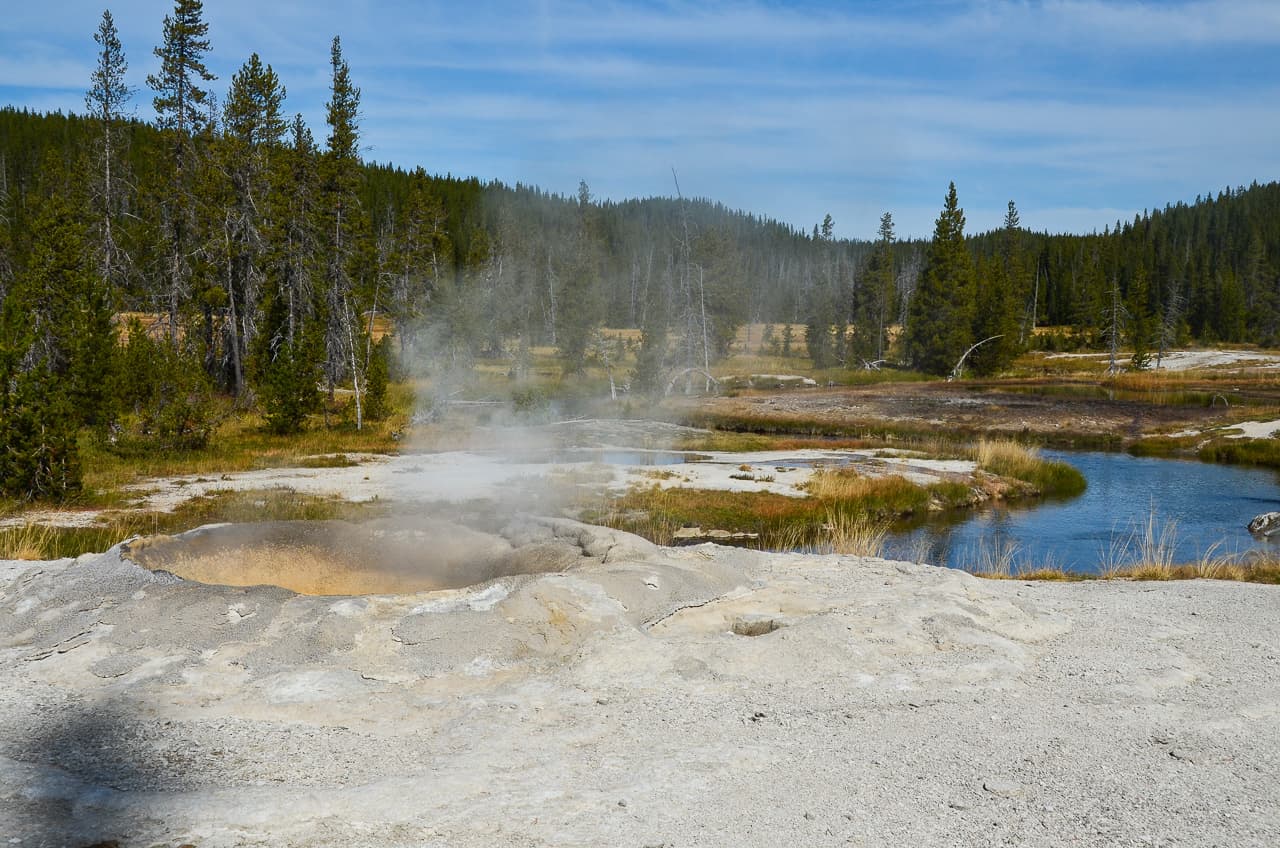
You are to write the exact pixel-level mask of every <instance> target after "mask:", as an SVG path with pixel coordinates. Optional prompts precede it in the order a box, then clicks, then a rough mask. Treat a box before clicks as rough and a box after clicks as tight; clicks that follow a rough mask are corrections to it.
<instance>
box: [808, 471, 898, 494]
mask: <svg viewBox="0 0 1280 848" xmlns="http://www.w3.org/2000/svg"><path fill="white" fill-rule="evenodd" d="M804 488H805V491H807V492H808V493H809V494H810V495H812V496H813V497H815V498H818V499H819V500H824V501H862V500H866V499H868V498H876V499H885V500H889V499H892V497H893V496H895V495H898V494H900V493H901V492H903V491H907V490H914V489H919V488H920V487H919V486H916V485H915V484H914V483H912V482H911V481H909V480H907V479H906V478H905V477H900V476H898V475H891V476H886V477H869V476H867V475H865V474H858V473H857V472H855V471H853V470H851V469H848V468H822V469H818V470H816V471H814V473H813V475H812V476H811V477H810V478H809V480H808V482H806V483H805V484H804Z"/></svg>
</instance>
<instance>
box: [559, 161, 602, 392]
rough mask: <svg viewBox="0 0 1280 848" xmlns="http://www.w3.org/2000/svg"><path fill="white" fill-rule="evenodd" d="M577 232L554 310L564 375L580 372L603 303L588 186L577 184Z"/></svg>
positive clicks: (583, 183)
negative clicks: (558, 299) (555, 309)
mask: <svg viewBox="0 0 1280 848" xmlns="http://www.w3.org/2000/svg"><path fill="white" fill-rule="evenodd" d="M577 212H578V222H577V232H576V235H575V236H574V239H573V242H572V247H571V250H572V253H571V255H570V257H569V259H568V264H567V267H566V269H565V270H566V273H565V275H564V285H563V288H562V290H561V294H560V308H559V310H558V313H559V318H560V321H559V323H560V326H559V328H558V330H557V332H556V338H557V340H558V342H559V348H560V358H561V360H562V361H563V363H564V371H565V373H566V374H580V373H582V371H583V369H584V368H585V367H586V364H587V347H588V344H589V343H590V341H591V338H592V336H593V335H594V334H595V332H596V330H597V329H598V328H599V326H600V322H601V320H602V319H603V317H604V315H603V313H604V304H603V302H602V300H601V297H600V285H599V282H600V279H599V278H600V270H599V245H598V242H597V235H596V226H595V223H596V222H595V211H594V209H593V208H592V203H591V189H590V188H589V187H588V186H587V183H586V181H585V180H583V181H580V182H579V183H578V209H577Z"/></svg>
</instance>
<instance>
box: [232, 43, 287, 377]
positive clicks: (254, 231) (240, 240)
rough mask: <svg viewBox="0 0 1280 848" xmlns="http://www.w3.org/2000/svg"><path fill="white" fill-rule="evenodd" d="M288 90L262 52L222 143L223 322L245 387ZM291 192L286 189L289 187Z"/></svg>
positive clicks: (235, 85) (244, 75) (241, 79)
mask: <svg viewBox="0 0 1280 848" xmlns="http://www.w3.org/2000/svg"><path fill="white" fill-rule="evenodd" d="M284 97H285V91H284V87H283V86H281V85H280V81H279V79H278V78H277V77H276V74H275V72H274V71H273V70H272V69H271V66H270V65H265V66H264V65H263V64H262V62H261V60H260V59H259V58H258V54H256V53H255V54H253V55H252V56H250V57H249V61H247V62H246V63H245V64H244V66H243V67H242V68H241V69H240V71H239V72H237V73H236V74H235V76H233V77H232V79H231V89H230V91H229V93H228V96H227V105H226V112H225V118H224V132H223V134H222V137H221V139H220V142H219V145H218V150H219V154H220V155H219V171H220V175H221V176H222V178H223V181H224V186H225V190H226V194H227V201H226V203H225V204H224V205H223V209H222V215H221V219H222V239H221V240H220V241H221V251H220V252H221V257H220V258H221V265H222V267H223V273H222V275H221V277H222V281H223V287H224V290H225V293H226V301H227V312H228V314H227V316H226V320H225V321H224V322H223V328H224V332H225V334H226V336H227V338H226V349H227V351H228V353H229V357H228V359H229V365H230V370H231V385H232V388H233V390H234V391H235V393H236V395H237V396H238V395H240V394H242V393H243V392H244V389H245V381H244V380H245V362H246V360H247V358H248V350H249V348H250V347H251V346H252V344H253V339H254V337H255V335H256V333H257V308H258V304H259V300H260V298H261V296H262V295H261V291H262V287H263V279H264V276H265V273H266V262H267V257H268V254H269V249H270V247H269V241H270V239H271V238H273V237H279V236H280V235H281V234H280V232H279V228H278V227H273V226H272V225H273V222H272V221H271V219H270V217H269V215H270V212H271V211H272V205H273V204H272V203H271V202H270V200H271V198H270V197H269V193H270V191H271V189H272V182H271V177H272V169H273V164H274V162H275V160H276V159H278V158H280V156H281V144H282V141H283V138H284V133H285V127H286V124H285V121H284V117H283V116H282V114H281V106H282V103H283V101H284ZM284 188H285V190H288V189H287V187H284Z"/></svg>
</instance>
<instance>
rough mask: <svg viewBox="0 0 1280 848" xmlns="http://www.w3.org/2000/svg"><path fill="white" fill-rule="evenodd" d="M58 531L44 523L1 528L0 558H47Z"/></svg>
mask: <svg viewBox="0 0 1280 848" xmlns="http://www.w3.org/2000/svg"><path fill="white" fill-rule="evenodd" d="M56 533H57V531H55V530H54V528H52V527H49V526H47V525H44V524H31V523H27V524H22V525H20V526H17V527H10V528H7V529H5V530H0V559H22V560H37V559H45V558H46V552H47V551H49V550H50V549H51V548H52V547H53V541H54V536H55V535H56Z"/></svg>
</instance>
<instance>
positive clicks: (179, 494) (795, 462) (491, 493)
mask: <svg viewBox="0 0 1280 848" xmlns="http://www.w3.org/2000/svg"><path fill="white" fill-rule="evenodd" d="M610 451H618V452H623V453H625V454H626V455H627V457H632V458H634V459H636V460H637V461H636V462H634V463H632V464H627V463H610V464H602V463H600V462H598V461H592V460H591V458H590V457H591V456H593V455H599V454H601V453H608V452H610ZM670 453H671V452H670V451H665V450H653V449H648V450H646V449H635V448H625V447H624V448H608V447H604V448H594V449H591V450H583V451H578V452H577V454H578V455H580V456H581V457H582V458H581V459H576V460H575V459H570V460H556V459H554V458H549V459H537V458H534V457H535V456H536V452H530V453H527V454H526V453H523V452H522V453H515V454H512V453H505V452H500V451H485V452H476V451H441V452H435V453H405V454H400V455H396V456H386V455H381V454H346V455H345V456H347V458H348V459H350V460H351V461H352V462H354V463H356V464H353V465H349V466H346V467H338V468H297V467H288V468H265V469H259V470H253V471H237V472H231V473H228V474H219V475H217V476H201V475H198V474H192V475H183V476H177V477H159V478H153V479H149V480H144V481H142V482H140V483H136V484H133V485H132V486H130V487H129V488H130V489H131V490H132V491H133V492H134V493H136V495H137V498H138V507H137V508H139V509H144V510H161V511H172V510H174V509H176V508H177V507H178V506H179V505H180V504H182V503H183V502H185V501H187V500H190V499H192V498H195V497H200V496H203V495H209V494H214V493H217V492H228V491H237V492H242V491H255V490H263V489H289V490H292V491H295V492H300V493H302V494H307V495H318V496H327V497H338V498H343V499H345V500H349V501H354V502H366V501H372V500H375V499H381V500H394V501H401V502H432V501H450V502H455V503H458V502H464V501H468V500H474V499H481V498H490V499H492V498H498V497H507V496H510V495H512V494H513V493H518V492H520V491H524V492H526V493H527V494H528V495H530V496H531V497H533V498H535V499H536V498H537V497H539V496H541V495H544V494H546V493H547V491H548V490H549V488H551V487H549V485H548V484H549V483H553V482H554V481H556V480H560V481H562V482H568V483H572V482H574V481H575V480H582V481H590V482H593V483H595V484H598V485H600V486H607V487H609V488H613V489H625V488H627V487H629V486H633V485H644V486H650V485H657V486H661V487H663V488H670V487H684V488H693V489H721V490H729V491H744V492H774V493H777V494H782V495H789V496H792V497H804V496H805V491H804V485H805V483H806V482H808V480H809V478H810V477H811V476H812V475H813V473H814V469H815V468H820V467H823V466H844V465H854V466H856V467H857V468H858V470H859V471H860V472H861V473H863V474H866V475H868V476H883V475H899V476H902V477H905V478H907V479H908V480H911V481H913V482H916V483H920V484H923V485H929V484H930V483H936V482H938V481H939V480H944V479H955V478H956V477H957V476H967V475H970V474H972V473H973V470H974V464H973V463H972V462H969V461H967V460H936V459H928V458H924V457H922V456H919V455H914V454H911V453H910V452H899V453H898V454H896V455H894V454H893V453H892V452H888V451H878V450H795V451H756V452H742V453H727V452H716V451H712V452H700V453H698V454H697V456H698V457H699V458H700V461H698V462H690V463H685V464H682V465H655V464H652V462H653V460H654V458H657V457H662V456H663V455H666V454H670ZM646 457H649V459H648V460H646V459H645V458H646ZM744 466H745V467H744ZM102 514H103V513H102V512H101V511H100V510H42V511H36V512H26V513H23V514H21V515H17V516H12V517H10V518H6V519H0V529H3V528H4V527H8V526H20V525H22V524H25V523H35V524H56V525H62V526H88V525H90V524H92V523H94V522H95V521H97V520H99V519H100V518H101V517H102Z"/></svg>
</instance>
